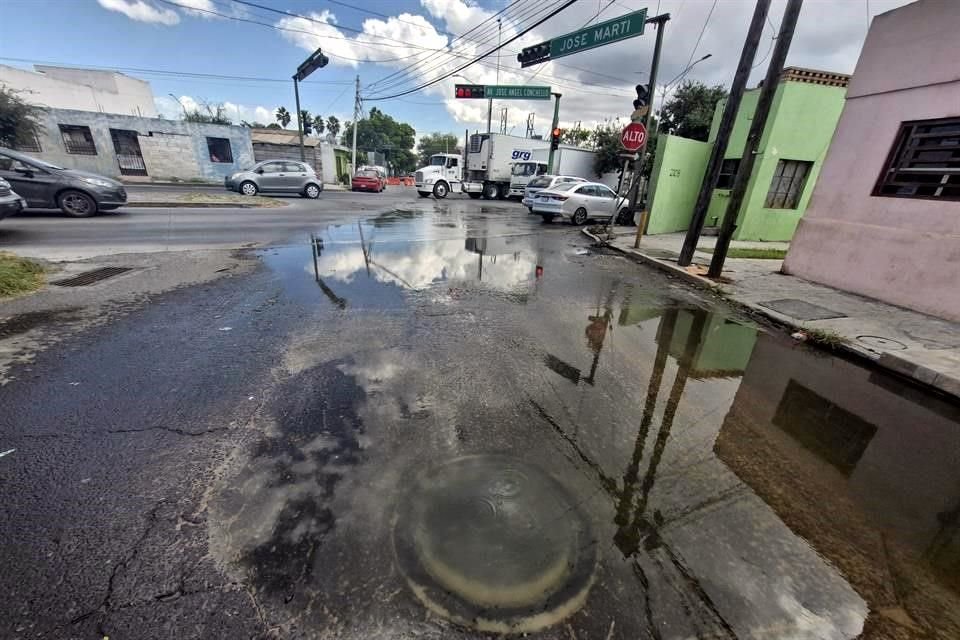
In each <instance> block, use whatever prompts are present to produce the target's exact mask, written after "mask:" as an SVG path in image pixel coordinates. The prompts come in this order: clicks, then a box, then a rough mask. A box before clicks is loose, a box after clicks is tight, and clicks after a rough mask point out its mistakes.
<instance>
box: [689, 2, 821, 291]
mask: <svg viewBox="0 0 960 640" xmlns="http://www.w3.org/2000/svg"><path fill="white" fill-rule="evenodd" d="M801 7H803V0H787V8H786V11H784V14H783V20H782V21H781V22H780V33H779V34H777V43H776V45H775V46H774V49H773V58H771V60H770V66H769V67H767V75H766V77H765V78H764V79H763V88H762V89H761V90H760V96H759V97H758V98H757V110H756V111H755V112H754V114H753V122H752V123H751V125H750V133H748V134H747V141H746V144H744V147H743V158H742V159H741V160H740V166H739V167H738V168H737V176H736V178H734V180H733V190H731V191H730V202H729V203H727V211H726V213H725V214H724V216H723V222H722V224H721V227H720V234H719V235H718V236H717V245H716V247H714V250H713V259H712V260H711V261H710V270H709V271H708V272H707V275H708V276H709V277H711V278H719V277H720V274H721V273H723V262H724V260H726V259H727V250H728V249H729V248H730V240H731V239H732V238H733V232H734V231H735V230H736V228H737V218H738V217H739V216H740V207H741V205H742V204H743V198H744V196H745V195H746V193H747V185H748V184H749V182H750V176H751V175H752V174H753V164H754V161H755V160H756V158H757V147H758V146H759V145H760V140H761V139H762V138H763V129H764V127H765V126H766V123H767V116H768V115H770V107H771V106H772V105H773V98H774V96H775V95H776V93H777V87H778V86H780V74H781V73H783V65H784V63H785V62H786V61H787V53H788V52H789V51H790V42H791V41H792V40H793V32H794V30H795V29H796V27H797V19H798V18H799V17H800V9H801Z"/></svg>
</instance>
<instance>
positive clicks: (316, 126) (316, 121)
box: [313, 116, 326, 136]
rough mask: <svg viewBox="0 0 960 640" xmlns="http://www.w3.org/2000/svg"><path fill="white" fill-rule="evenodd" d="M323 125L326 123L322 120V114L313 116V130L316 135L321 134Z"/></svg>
mask: <svg viewBox="0 0 960 640" xmlns="http://www.w3.org/2000/svg"><path fill="white" fill-rule="evenodd" d="M324 127H326V124H325V123H324V121H323V116H313V130H314V132H315V133H316V134H317V135H318V136H322V135H323V129H324Z"/></svg>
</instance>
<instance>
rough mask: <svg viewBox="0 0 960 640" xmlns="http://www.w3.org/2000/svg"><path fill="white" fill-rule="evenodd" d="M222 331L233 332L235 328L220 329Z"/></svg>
mask: <svg viewBox="0 0 960 640" xmlns="http://www.w3.org/2000/svg"><path fill="white" fill-rule="evenodd" d="M220 331H233V327H220Z"/></svg>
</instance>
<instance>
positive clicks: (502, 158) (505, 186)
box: [462, 133, 550, 200]
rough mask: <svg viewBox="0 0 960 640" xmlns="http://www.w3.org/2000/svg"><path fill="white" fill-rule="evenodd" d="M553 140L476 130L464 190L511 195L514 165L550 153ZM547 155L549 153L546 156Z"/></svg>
mask: <svg viewBox="0 0 960 640" xmlns="http://www.w3.org/2000/svg"><path fill="white" fill-rule="evenodd" d="M549 150H550V141H549V140H538V139H535V138H521V137H518V136H508V135H504V134H502V133H475V134H473V135H472V136H470V139H469V142H468V145H467V153H466V157H467V166H466V173H465V175H464V178H463V183H462V190H463V192H464V193H466V194H467V195H469V196H470V197H471V198H479V197H481V196H483V197H484V198H486V199H487V200H493V199H495V198H501V199H502V198H506V197H507V196H509V195H510V182H511V179H512V177H513V176H512V170H513V165H514V164H516V163H517V162H529V161H531V160H534V159H535V155H534V154H535V153H536V154H538V156H539V154H540V153H541V152H542V153H549ZM543 157H544V158H546V156H545V155H544V156H543Z"/></svg>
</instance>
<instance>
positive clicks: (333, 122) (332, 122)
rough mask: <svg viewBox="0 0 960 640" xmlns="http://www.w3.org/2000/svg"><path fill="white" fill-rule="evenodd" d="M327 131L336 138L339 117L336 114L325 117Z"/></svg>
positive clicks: (338, 132) (338, 131)
mask: <svg viewBox="0 0 960 640" xmlns="http://www.w3.org/2000/svg"><path fill="white" fill-rule="evenodd" d="M327 131H329V132H330V135H332V136H333V137H334V139H336V137H337V136H338V135H339V134H340V119H339V118H337V116H330V117H329V118H327Z"/></svg>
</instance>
